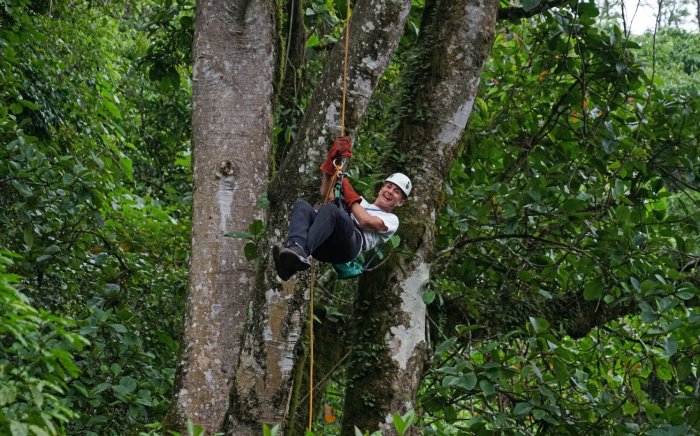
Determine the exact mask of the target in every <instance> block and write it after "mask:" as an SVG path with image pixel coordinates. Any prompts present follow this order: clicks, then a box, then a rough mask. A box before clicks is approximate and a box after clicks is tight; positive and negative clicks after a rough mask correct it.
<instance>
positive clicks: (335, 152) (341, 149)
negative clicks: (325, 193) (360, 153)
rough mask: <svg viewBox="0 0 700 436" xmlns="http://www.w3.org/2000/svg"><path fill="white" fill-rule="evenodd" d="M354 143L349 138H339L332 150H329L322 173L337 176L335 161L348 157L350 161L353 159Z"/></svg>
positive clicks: (322, 166)
mask: <svg viewBox="0 0 700 436" xmlns="http://www.w3.org/2000/svg"><path fill="white" fill-rule="evenodd" d="M351 149H352V143H351V142H350V137H349V136H339V137H337V138H335V141H333V145H332V146H331V149H330V150H328V154H327V155H326V160H325V161H324V162H323V164H322V165H321V167H320V168H321V171H323V173H324V174H328V175H329V176H332V175H333V174H335V165H333V161H334V160H336V159H340V158H341V157H347V158H348V159H349V158H351V157H352V150H351Z"/></svg>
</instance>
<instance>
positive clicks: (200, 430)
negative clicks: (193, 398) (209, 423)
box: [187, 419, 205, 436]
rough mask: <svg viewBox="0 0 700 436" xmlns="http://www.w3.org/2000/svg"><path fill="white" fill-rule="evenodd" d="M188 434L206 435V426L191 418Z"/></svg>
mask: <svg viewBox="0 0 700 436" xmlns="http://www.w3.org/2000/svg"><path fill="white" fill-rule="evenodd" d="M187 434H188V436H204V434H205V433H204V426H201V425H198V424H195V423H194V422H192V421H191V420H189V419H188V420H187Z"/></svg>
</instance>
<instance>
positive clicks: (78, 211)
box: [0, 0, 192, 435]
mask: <svg viewBox="0 0 700 436" xmlns="http://www.w3.org/2000/svg"><path fill="white" fill-rule="evenodd" d="M2 7H3V10H2V12H0V50H1V51H2V54H1V55H0V76H1V77H2V83H3V85H2V87H1V88H0V137H1V138H2V148H0V192H1V194H0V223H2V224H1V226H2V232H0V246H2V247H3V248H5V249H8V250H11V251H12V252H14V253H17V254H18V255H19V256H20V257H17V258H15V259H14V264H13V265H12V266H11V267H10V268H11V271H13V272H15V273H18V274H20V275H21V276H22V281H21V282H20V283H15V284H14V287H12V288H7V289H5V287H3V292H7V297H6V296H5V294H3V298H4V299H5V298H11V300H8V301H7V305H5V304H3V305H2V310H3V314H2V315H3V317H4V318H3V328H2V346H3V347H2V348H3V350H2V354H0V362H2V368H3V370H2V372H1V373H0V385H2V386H3V391H2V395H1V396H2V399H1V401H0V403H2V410H1V411H0V432H2V433H3V434H10V433H12V434H18V435H21V434H27V433H28V432H29V433H31V434H46V433H48V434H56V433H63V432H67V433H76V432H80V433H87V434H110V433H111V434H128V433H136V432H137V431H138V430H139V429H142V430H143V429H145V426H146V425H147V424H151V423H157V422H158V421H159V420H160V419H161V418H162V415H163V414H164V413H165V410H166V408H167V405H168V404H169V399H170V390H171V385H172V378H173V373H174V366H175V356H176V352H177V339H176V338H177V336H178V332H179V330H180V329H181V317H182V310H183V309H182V301H183V296H184V281H185V273H186V269H185V262H186V259H187V250H188V246H187V239H188V238H187V234H188V231H189V229H188V221H189V210H188V208H189V197H190V196H189V189H190V187H189V179H190V175H189V161H188V147H189V122H188V120H189V86H188V75H189V73H188V67H187V64H186V63H183V59H185V57H186V56H187V55H186V54H185V55H183V56H182V58H180V59H175V60H172V59H163V58H162V57H158V59H159V63H156V62H152V61H151V57H149V55H153V54H152V53H151V52H154V51H155V49H153V48H150V47H157V46H158V44H164V42H162V41H166V40H167V38H166V37H165V36H163V35H164V34H166V35H171V34H172V33H173V32H168V31H166V30H164V29H167V27H168V26H179V25H180V21H181V20H182V21H184V22H185V24H188V22H187V19H185V18H184V17H189V20H191V15H192V12H191V8H190V10H186V9H184V10H180V9H178V5H168V4H164V5H157V4H154V3H139V4H129V3H114V2H103V3H100V2H82V1H75V2H29V1H23V0H20V1H7V2H2ZM164 17H167V20H166V18H164ZM166 24H167V25H166ZM189 24H190V28H191V23H189ZM184 37H185V38H186V35H184ZM149 44H150V45H149ZM188 46H189V41H188V43H187V44H186V47H188ZM149 48H150V50H151V51H150V52H149ZM169 53H171V54H173V55H174V53H176V51H175V50H171V51H170V52H169ZM166 63H167V65H166ZM173 69H175V71H176V73H177V75H178V77H177V79H178V80H176V79H175V77H173V73H172V70H173ZM163 70H165V71H166V73H164V74H160V73H159V72H160V71H163ZM149 72H150V74H149ZM180 74H181V75H182V80H181V82H180V81H179V79H180ZM149 76H150V77H151V78H153V79H154V80H149V79H148V77H149ZM4 274H5V272H4V269H3V279H4V280H6V281H8V282H7V283H9V284H12V283H13V282H11V281H9V280H10V278H11V277H13V276H5V275H4ZM34 308H37V309H34ZM39 308H40V309H39ZM49 313H53V314H57V315H50V314H49ZM58 314H60V315H58ZM8 429H11V430H9V431H8ZM42 431H44V432H46V433H42Z"/></svg>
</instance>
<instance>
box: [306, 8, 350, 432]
mask: <svg viewBox="0 0 700 436" xmlns="http://www.w3.org/2000/svg"><path fill="white" fill-rule="evenodd" d="M347 5H348V7H347V14H346V15H345V54H344V58H343V99H342V104H341V109H340V136H345V95H346V94H347V88H348V84H347V78H348V47H349V46H350V0H347ZM342 170H343V164H342V163H341V164H340V165H336V167H335V174H333V178H332V179H331V183H330V184H329V186H328V191H327V192H326V196H325V198H324V199H323V203H324V204H325V203H328V202H329V201H330V200H331V192H333V188H334V185H335V181H336V180H337V179H338V176H339V175H340V173H341V171H342ZM310 273H311V281H310V282H309V294H310V295H309V431H312V430H313V416H314V415H313V411H314V284H315V281H316V262H312V263H311V271H310Z"/></svg>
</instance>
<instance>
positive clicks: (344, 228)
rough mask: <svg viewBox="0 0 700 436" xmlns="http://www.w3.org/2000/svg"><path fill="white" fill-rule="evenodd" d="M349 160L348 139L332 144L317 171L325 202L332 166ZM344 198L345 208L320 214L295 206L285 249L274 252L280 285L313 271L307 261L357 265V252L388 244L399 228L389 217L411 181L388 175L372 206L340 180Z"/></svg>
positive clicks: (334, 205)
mask: <svg viewBox="0 0 700 436" xmlns="http://www.w3.org/2000/svg"><path fill="white" fill-rule="evenodd" d="M351 156H352V153H351V152H350V140H349V138H347V137H341V138H338V139H336V141H335V143H334V144H333V146H332V147H331V149H330V151H329V152H328V155H327V156H326V160H325V161H324V162H323V165H321V168H320V169H321V171H322V172H323V182H322V183H321V195H323V196H325V195H326V193H327V192H328V191H329V188H331V186H332V185H333V184H334V183H335V180H333V176H334V175H335V174H336V173H335V169H336V166H335V163H334V162H335V161H337V160H339V159H341V158H343V157H351ZM342 192H343V204H340V203H339V202H337V201H335V202H331V203H327V204H325V205H323V206H321V208H320V209H319V210H318V211H316V210H315V209H314V208H313V206H311V205H310V204H309V203H307V202H306V201H303V200H298V201H297V202H296V203H295V204H294V207H293V208H292V213H291V216H290V218H289V229H288V233H287V241H286V243H285V244H284V246H280V245H276V246H274V247H273V248H272V256H273V258H274V261H275V268H276V269H277V275H278V276H279V277H280V278H281V279H282V280H285V281H286V280H289V279H290V278H291V277H292V276H293V275H294V274H295V273H296V272H298V271H303V270H306V269H308V268H309V267H310V266H311V263H310V261H309V256H313V257H314V258H315V259H317V260H320V261H322V262H329V263H336V264H337V263H345V262H349V261H351V260H353V259H355V258H356V257H357V256H358V255H359V254H360V252H361V251H368V250H371V249H372V248H373V247H374V246H376V245H377V244H378V243H379V242H380V241H382V242H384V241H386V240H388V239H389V238H391V236H392V235H393V234H394V233H395V232H396V230H397V229H398V228H399V218H398V217H397V216H396V215H394V214H393V213H392V211H393V210H394V208H396V207H399V206H402V205H403V204H404V202H405V201H406V199H407V198H408V195H409V194H410V193H411V180H410V179H409V178H408V177H407V176H406V175H404V174H401V173H395V174H392V175H391V176H389V177H387V179H386V180H385V181H384V185H382V187H381V188H380V189H379V193H378V194H377V199H376V200H374V203H371V204H370V203H369V202H367V201H366V200H365V199H364V198H362V197H361V196H360V195H358V194H357V192H355V190H354V189H353V187H352V185H350V182H349V181H348V180H347V179H346V178H343V185H342ZM348 211H349V213H348Z"/></svg>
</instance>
